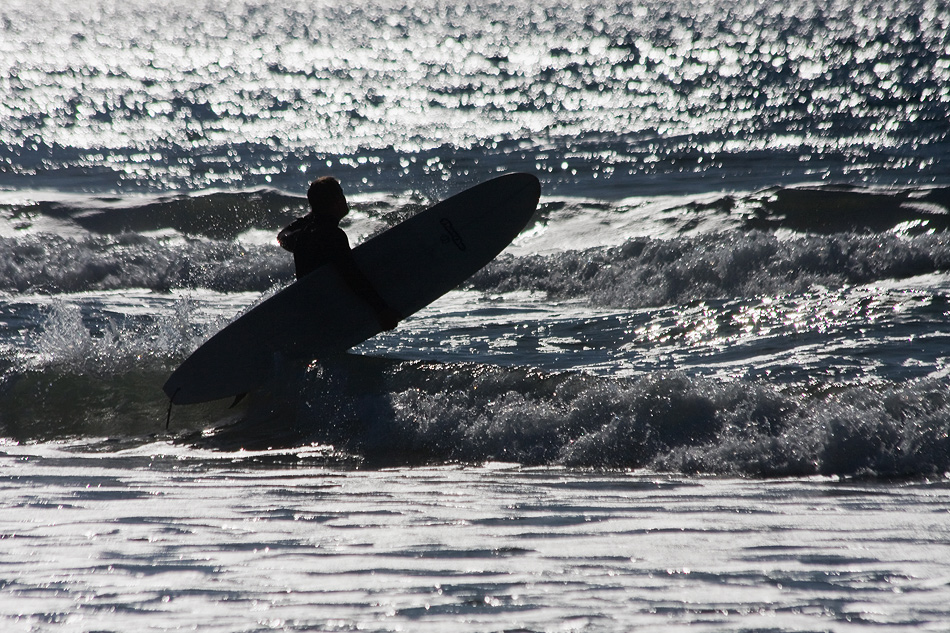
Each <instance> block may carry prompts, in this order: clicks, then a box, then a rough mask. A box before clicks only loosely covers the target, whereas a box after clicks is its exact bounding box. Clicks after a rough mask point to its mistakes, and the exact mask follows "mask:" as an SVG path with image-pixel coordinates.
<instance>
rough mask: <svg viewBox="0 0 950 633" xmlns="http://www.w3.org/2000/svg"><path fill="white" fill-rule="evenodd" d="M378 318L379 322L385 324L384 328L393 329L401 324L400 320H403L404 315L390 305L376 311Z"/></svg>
mask: <svg viewBox="0 0 950 633" xmlns="http://www.w3.org/2000/svg"><path fill="white" fill-rule="evenodd" d="M376 319H377V320H378V321H379V324H380V325H381V326H383V329H384V330H393V329H395V328H396V326H397V325H399V321H401V320H402V315H401V314H399V313H398V312H396V311H395V310H393V309H392V308H390V307H389V306H385V307H382V308H380V309H379V310H378V311H377V312H376Z"/></svg>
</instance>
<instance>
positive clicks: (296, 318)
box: [163, 173, 541, 404]
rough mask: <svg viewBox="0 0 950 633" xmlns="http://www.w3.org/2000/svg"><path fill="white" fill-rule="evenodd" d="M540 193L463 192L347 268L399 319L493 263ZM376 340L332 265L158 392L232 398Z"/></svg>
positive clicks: (522, 177)
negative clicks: (300, 362) (296, 362)
mask: <svg viewBox="0 0 950 633" xmlns="http://www.w3.org/2000/svg"><path fill="white" fill-rule="evenodd" d="M540 195H541V186H540V183H539V182H538V179H537V178H536V177H534V176H533V175H531V174H524V173H513V174H507V175H504V176H500V177H497V178H494V179H492V180H489V181H487V182H483V183H481V184H479V185H476V186H474V187H472V188H470V189H466V190H465V191H462V192H461V193H458V194H456V195H454V196H452V197H450V198H447V199H446V200H443V201H442V202H439V203H438V204H436V205H435V206H433V207H430V208H428V209H426V210H424V211H422V212H420V213H418V214H416V215H414V216H412V217H411V218H409V219H407V220H405V221H404V222H401V223H400V224H397V225H396V226H394V227H392V228H390V229H389V230H387V231H385V232H383V233H381V234H379V235H377V236H376V237H373V238H371V239H369V240H367V241H366V242H364V243H363V244H361V245H359V246H357V247H356V248H354V249H353V259H354V260H355V262H356V265H357V266H358V267H359V269H360V270H361V271H362V272H363V273H364V274H365V275H366V277H367V278H368V279H369V280H370V282H372V284H373V286H374V287H375V288H376V290H377V291H378V292H379V294H380V295H381V296H382V298H383V299H384V300H385V301H386V303H387V304H388V305H390V306H392V307H393V308H394V309H395V310H396V311H397V312H399V313H400V314H401V315H402V316H403V317H407V316H409V315H411V314H414V313H415V312H417V311H418V310H420V309H422V308H424V307H425V306H427V305H429V304H430V303H432V302H433V301H435V300H436V299H438V298H439V297H441V296H442V295H444V294H445V293H447V292H449V291H450V290H452V289H453V288H456V287H458V286H459V285H460V284H461V283H462V282H464V281H465V280H466V279H468V278H469V277H471V276H472V275H473V274H474V273H475V272H477V271H478V270H479V269H481V268H482V267H484V266H485V264H487V263H488V262H490V261H491V260H492V259H494V258H495V257H496V256H497V255H498V254H499V253H500V252H501V251H502V250H504V249H505V247H507V246H508V245H509V244H510V243H511V241H512V240H514V238H515V237H517V236H518V234H519V233H520V232H521V231H522V230H523V229H524V227H525V226H526V225H527V223H528V221H529V220H530V219H531V216H532V215H533V214H534V212H535V210H536V208H537V205H538V199H539V197H540ZM380 331H381V326H380V324H379V323H378V321H377V319H376V316H375V313H374V312H373V310H372V309H371V308H370V306H369V305H367V304H366V303H365V302H364V301H363V300H362V299H360V298H359V297H358V296H357V295H356V294H355V293H354V292H353V291H352V290H350V288H349V286H348V285H347V284H346V283H345V282H344V281H343V279H342V278H341V277H340V275H339V274H338V273H337V272H336V269H335V267H334V266H332V265H326V266H323V267H322V268H319V269H317V270H316V271H314V272H313V273H311V274H309V275H307V276H306V277H304V278H303V279H300V280H298V281H296V282H294V283H292V284H291V285H289V286H288V287H286V288H284V289H283V290H281V291H280V292H278V293H277V294H275V295H274V296H273V297H271V298H269V299H267V300H265V301H263V302H261V303H260V304H258V305H257V306H255V307H253V308H252V309H250V310H248V311H247V312H246V313H245V314H243V315H241V316H240V317H239V318H237V319H236V320H235V321H233V322H232V323H230V324H229V325H227V326H226V327H225V328H223V329H222V330H221V331H219V332H218V333H217V334H215V335H214V336H212V337H211V338H210V339H208V340H207V341H206V342H205V343H204V344H203V345H201V346H200V347H199V348H198V349H197V350H195V351H194V353H193V354H191V356H189V357H188V358H186V359H185V360H184V362H182V363H181V365H180V366H179V367H178V368H177V369H176V370H175V371H174V372H173V373H172V374H171V376H170V377H169V378H168V381H167V382H166V383H165V385H164V387H163V390H164V391H165V393H166V394H167V395H168V397H169V398H171V401H172V403H174V404H193V403H197V402H206V401H209V400H217V399H220V398H226V397H233V396H238V395H240V394H243V393H247V392H248V391H251V390H252V389H254V388H256V387H259V386H260V385H262V384H264V383H265V382H266V381H267V380H268V379H269V378H271V377H272V376H273V375H274V374H275V372H276V370H277V368H278V367H279V366H280V365H281V364H283V363H285V362H287V360H289V359H308V360H313V359H320V358H324V357H327V356H329V355H333V354H339V353H342V352H345V351H346V350H347V349H349V348H351V347H353V346H354V345H358V344H359V343H362V342H363V341H365V340H366V339H368V338H370V337H372V336H375V335H376V334H378V333H379V332H380Z"/></svg>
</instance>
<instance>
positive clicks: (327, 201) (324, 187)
mask: <svg viewBox="0 0 950 633" xmlns="http://www.w3.org/2000/svg"><path fill="white" fill-rule="evenodd" d="M307 200H308V201H309V202H310V208H311V209H312V210H313V213H316V214H318V215H323V216H327V217H331V218H333V219H334V220H335V221H336V222H339V221H340V220H342V219H343V216H345V215H346V214H347V213H349V211H350V207H349V206H348V205H347V204H346V196H344V195H343V187H341V186H340V183H339V182H338V181H337V179H336V178H331V177H330V176H324V177H323V178H317V179H316V180H314V181H313V182H312V183H311V184H310V189H308V190H307Z"/></svg>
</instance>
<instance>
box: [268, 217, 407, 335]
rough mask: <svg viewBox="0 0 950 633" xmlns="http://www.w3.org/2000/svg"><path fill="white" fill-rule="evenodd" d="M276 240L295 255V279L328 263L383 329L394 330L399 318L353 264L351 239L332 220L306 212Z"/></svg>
mask: <svg viewBox="0 0 950 633" xmlns="http://www.w3.org/2000/svg"><path fill="white" fill-rule="evenodd" d="M277 242H278V243H279V244H280V245H281V246H282V247H283V248H284V249H286V250H288V251H290V252H291V253H293V254H294V267H295V268H296V272H297V279H302V278H303V277H306V276H307V275H309V274H310V273H312V272H313V271H315V270H316V269H318V268H320V267H321V266H324V265H326V264H331V265H333V266H335V267H336V269H337V272H339V274H340V276H341V277H343V280H344V281H345V282H346V283H347V285H348V286H349V287H350V288H351V289H352V290H353V292H355V293H356V294H357V295H358V296H359V297H360V298H361V299H362V300H363V301H365V302H366V303H367V304H369V306H370V307H371V308H372V309H373V311H374V312H375V313H376V318H377V320H378V321H379V323H380V325H381V326H382V327H383V329H386V330H391V329H393V328H394V327H396V324H397V323H398V322H399V320H400V319H401V318H402V317H401V315H399V314H398V313H397V312H396V311H395V310H393V309H392V308H390V307H389V305H388V304H387V303H386V302H385V301H384V300H383V298H382V297H381V296H379V292H378V291H377V290H376V288H375V287H374V286H373V284H372V282H370V280H369V279H367V278H366V275H364V274H363V271H361V270H360V269H359V267H358V266H357V265H356V261H355V260H354V259H353V252H352V251H351V250H350V241H349V240H348V239H347V237H346V233H344V232H343V229H341V228H340V227H339V226H337V223H336V222H335V221H334V220H332V219H330V218H327V217H324V216H321V215H316V214H312V213H311V214H308V215H305V216H304V217H302V218H298V219H296V220H294V221H293V222H292V223H291V224H290V225H289V226H288V227H287V228H285V229H284V230H283V231H281V232H280V233H278V234H277Z"/></svg>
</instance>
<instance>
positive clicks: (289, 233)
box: [277, 217, 307, 253]
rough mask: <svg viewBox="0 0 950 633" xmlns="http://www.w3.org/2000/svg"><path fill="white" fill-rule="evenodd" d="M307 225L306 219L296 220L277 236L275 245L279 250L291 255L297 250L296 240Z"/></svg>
mask: <svg viewBox="0 0 950 633" xmlns="http://www.w3.org/2000/svg"><path fill="white" fill-rule="evenodd" d="M306 224H307V218H306V217H302V218H297V219H296V220H294V221H293V222H291V223H290V224H289V225H288V226H286V227H285V228H284V229H283V230H282V231H281V232H280V233H278V234H277V243H278V244H280V246H281V248H283V249H284V250H286V251H290V252H291V253H293V252H294V251H295V250H297V240H298V238H299V237H300V233H301V231H302V230H303V229H304V227H305V226H306Z"/></svg>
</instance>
